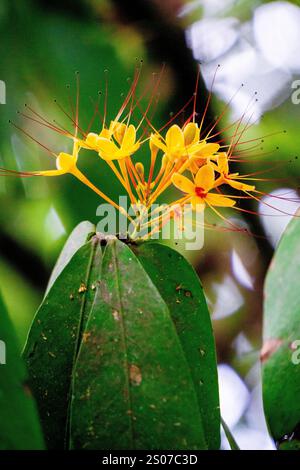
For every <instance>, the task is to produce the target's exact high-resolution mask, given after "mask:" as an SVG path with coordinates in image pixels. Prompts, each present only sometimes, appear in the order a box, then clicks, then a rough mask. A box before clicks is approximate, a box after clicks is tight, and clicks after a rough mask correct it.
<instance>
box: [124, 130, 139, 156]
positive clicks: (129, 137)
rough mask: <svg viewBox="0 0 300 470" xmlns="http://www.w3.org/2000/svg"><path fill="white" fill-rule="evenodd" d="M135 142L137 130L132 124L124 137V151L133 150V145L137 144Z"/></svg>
mask: <svg viewBox="0 0 300 470" xmlns="http://www.w3.org/2000/svg"><path fill="white" fill-rule="evenodd" d="M135 140H136V130H135V127H134V125H133V124H130V126H128V128H127V129H126V131H125V133H124V136H123V140H122V145H121V148H122V150H129V149H131V147H133V145H134V144H135ZM130 153H131V152H130Z"/></svg>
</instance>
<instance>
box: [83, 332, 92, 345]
mask: <svg viewBox="0 0 300 470" xmlns="http://www.w3.org/2000/svg"><path fill="white" fill-rule="evenodd" d="M90 336H91V333H83V335H82V341H83V343H86V342H87V340H88V339H89V337H90Z"/></svg>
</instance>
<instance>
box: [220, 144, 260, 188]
mask: <svg viewBox="0 0 300 470" xmlns="http://www.w3.org/2000/svg"><path fill="white" fill-rule="evenodd" d="M212 165H213V166H214V167H215V169H216V170H217V171H218V173H220V177H219V178H218V179H217V180H216V181H215V185H214V187H217V186H220V185H221V184H224V183H225V184H229V186H231V187H232V188H234V189H237V190H239V191H254V190H255V186H253V185H250V184H246V183H243V182H242V181H238V180H239V179H242V178H243V177H242V176H239V173H229V162H228V156H227V154H226V153H225V152H222V153H220V154H219V155H218V158H217V165H215V164H213V163H212Z"/></svg>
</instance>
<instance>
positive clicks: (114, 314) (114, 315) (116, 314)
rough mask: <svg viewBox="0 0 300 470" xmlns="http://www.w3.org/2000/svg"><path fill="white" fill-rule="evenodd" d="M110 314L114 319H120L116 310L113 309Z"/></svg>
mask: <svg viewBox="0 0 300 470" xmlns="http://www.w3.org/2000/svg"><path fill="white" fill-rule="evenodd" d="M112 316H113V317H114V319H115V320H116V321H120V314H119V312H118V310H114V311H113V312H112Z"/></svg>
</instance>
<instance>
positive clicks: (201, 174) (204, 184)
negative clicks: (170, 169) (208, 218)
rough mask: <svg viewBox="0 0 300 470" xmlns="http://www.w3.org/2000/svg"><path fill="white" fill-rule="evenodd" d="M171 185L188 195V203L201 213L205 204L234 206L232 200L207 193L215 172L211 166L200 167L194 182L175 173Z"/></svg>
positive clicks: (212, 185) (213, 180) (212, 183)
mask: <svg viewBox="0 0 300 470" xmlns="http://www.w3.org/2000/svg"><path fill="white" fill-rule="evenodd" d="M172 183H173V184H174V185H175V186H176V187H177V188H178V189H180V191H182V192H184V193H186V194H189V195H190V202H191V204H192V206H193V208H194V209H195V210H197V211H203V210H204V208H205V205H206V204H207V205H208V206H216V207H232V206H234V205H235V201H233V200H232V199H230V198H228V197H226V196H222V195H221V194H215V193H210V192H209V191H210V190H211V189H213V187H214V183H215V172H214V169H213V168H212V166H211V165H204V166H202V167H201V168H200V169H199V170H198V172H197V174H196V176H195V181H194V182H193V181H191V180H190V179H188V178H186V177H185V176H183V175H181V174H179V173H175V174H174V175H173V176H172Z"/></svg>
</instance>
